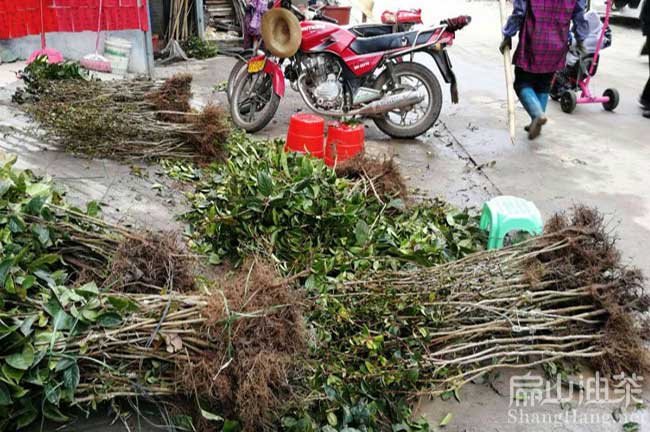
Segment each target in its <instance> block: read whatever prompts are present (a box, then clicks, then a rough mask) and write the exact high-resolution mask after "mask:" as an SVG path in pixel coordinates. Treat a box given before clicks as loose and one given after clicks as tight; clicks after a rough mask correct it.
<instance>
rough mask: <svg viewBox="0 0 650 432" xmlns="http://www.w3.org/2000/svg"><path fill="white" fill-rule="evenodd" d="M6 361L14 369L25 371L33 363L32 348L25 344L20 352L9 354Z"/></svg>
mask: <svg viewBox="0 0 650 432" xmlns="http://www.w3.org/2000/svg"><path fill="white" fill-rule="evenodd" d="M6 362H7V364H8V365H9V366H11V367H12V368H14V369H18V370H21V371H26V370H27V369H29V368H30V367H31V366H32V364H33V363H34V348H32V346H31V345H25V346H24V347H23V351H22V352H20V353H14V354H11V355H10V356H8V357H7V358H6Z"/></svg>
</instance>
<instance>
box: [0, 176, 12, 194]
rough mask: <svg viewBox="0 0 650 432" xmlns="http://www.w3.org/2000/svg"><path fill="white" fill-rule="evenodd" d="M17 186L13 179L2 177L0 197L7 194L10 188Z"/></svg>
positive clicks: (0, 179) (0, 180)
mask: <svg viewBox="0 0 650 432" xmlns="http://www.w3.org/2000/svg"><path fill="white" fill-rule="evenodd" d="M14 186H15V183H14V181H13V180H11V179H10V178H9V179H3V178H0V198H1V197H3V196H4V194H6V193H7V192H8V191H9V189H11V188H12V187H14Z"/></svg>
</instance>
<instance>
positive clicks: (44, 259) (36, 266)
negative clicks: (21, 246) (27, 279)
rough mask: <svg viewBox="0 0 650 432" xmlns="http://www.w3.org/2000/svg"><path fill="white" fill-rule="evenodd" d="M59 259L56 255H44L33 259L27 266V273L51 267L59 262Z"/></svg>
mask: <svg viewBox="0 0 650 432" xmlns="http://www.w3.org/2000/svg"><path fill="white" fill-rule="evenodd" d="M60 258H61V257H60V256H59V255H57V254H45V255H41V256H40V257H39V258H37V259H35V260H34V261H32V262H31V263H30V264H29V267H28V268H29V271H32V272H33V271H36V270H41V269H42V268H43V266H47V265H52V264H54V263H55V262H57V261H59V259H60Z"/></svg>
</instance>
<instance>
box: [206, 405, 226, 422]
mask: <svg viewBox="0 0 650 432" xmlns="http://www.w3.org/2000/svg"><path fill="white" fill-rule="evenodd" d="M201 416H202V417H203V418H204V419H206V420H210V421H215V422H222V421H223V417H221V416H219V415H216V414H213V413H211V412H210V411H206V410H204V409H203V408H201Z"/></svg>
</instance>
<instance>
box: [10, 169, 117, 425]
mask: <svg viewBox="0 0 650 432" xmlns="http://www.w3.org/2000/svg"><path fill="white" fill-rule="evenodd" d="M14 162H15V160H10V161H6V162H4V163H3V165H2V166H1V167H0V287H2V288H1V290H0V341H1V342H0V359H1V360H0V365H1V366H0V430H2V431H4V430H12V429H16V428H17V429H20V428H22V427H24V426H27V425H29V424H30V423H32V422H33V421H34V420H35V419H36V418H37V417H39V414H40V413H42V414H43V416H44V417H45V418H48V419H52V420H57V421H64V420H65V419H66V416H65V415H64V414H63V413H62V412H61V410H60V409H59V407H60V405H61V404H64V403H72V402H73V401H74V399H75V392H76V391H77V388H78V385H79V382H80V375H81V372H80V368H79V365H78V362H77V360H78V358H77V357H76V356H74V355H69V354H67V353H66V352H59V351H58V350H55V345H56V344H57V342H58V341H60V340H61V339H63V338H67V337H72V336H73V335H75V334H79V333H80V332H83V331H84V330H86V329H88V326H89V324H90V321H91V320H90V319H92V321H97V322H100V323H101V322H108V321H110V320H111V318H112V315H110V314H108V315H107V314H105V313H104V311H103V308H102V307H101V305H100V304H99V302H98V301H97V300H96V299H94V297H95V295H96V294H97V287H96V286H95V285H94V284H92V283H89V284H86V285H83V286H78V287H76V288H74V289H73V288H72V287H70V286H67V285H66V284H67V282H68V281H69V279H70V278H71V277H73V275H71V273H70V270H71V268H70V267H67V266H65V265H64V262H65V260H66V259H71V260H72V259H75V257H76V258H78V259H80V260H82V261H84V262H85V263H87V264H90V265H92V263H93V262H98V261H104V256H105V254H106V249H107V248H110V247H111V245H113V244H114V243H113V240H112V239H111V238H109V237H106V238H104V239H103V240H100V239H102V238H103V237H104V235H103V234H102V233H100V232H98V230H97V227H95V228H93V227H92V226H91V225H87V224H85V223H84V222H82V221H81V220H79V219H76V218H75V217H73V216H69V215H68V216H62V215H61V214H60V213H59V212H57V211H56V210H55V209H56V208H57V206H59V205H60V204H62V200H61V197H60V196H59V194H58V193H57V192H56V191H55V190H54V189H53V188H52V184H51V183H49V182H47V181H38V180H37V179H35V178H34V177H33V176H31V175H30V173H29V172H26V171H18V170H14V169H13V167H12V165H13V163H14ZM95 211H96V207H95V206H91V207H90V208H89V212H90V214H93V213H94V212H95ZM76 212H78V210H76ZM91 237H92V238H93V239H94V241H95V242H96V243H95V245H94V246H93V245H91V246H85V245H84V242H85V241H86V240H88V239H89V238H91ZM55 249H56V250H57V252H54V250H55ZM80 257H83V258H80ZM63 304H66V305H68V307H69V310H70V311H71V313H73V314H74V317H73V316H71V315H70V314H69V313H67V312H65V311H64V309H63V306H62V305H63ZM89 318H90V319H89Z"/></svg>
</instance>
